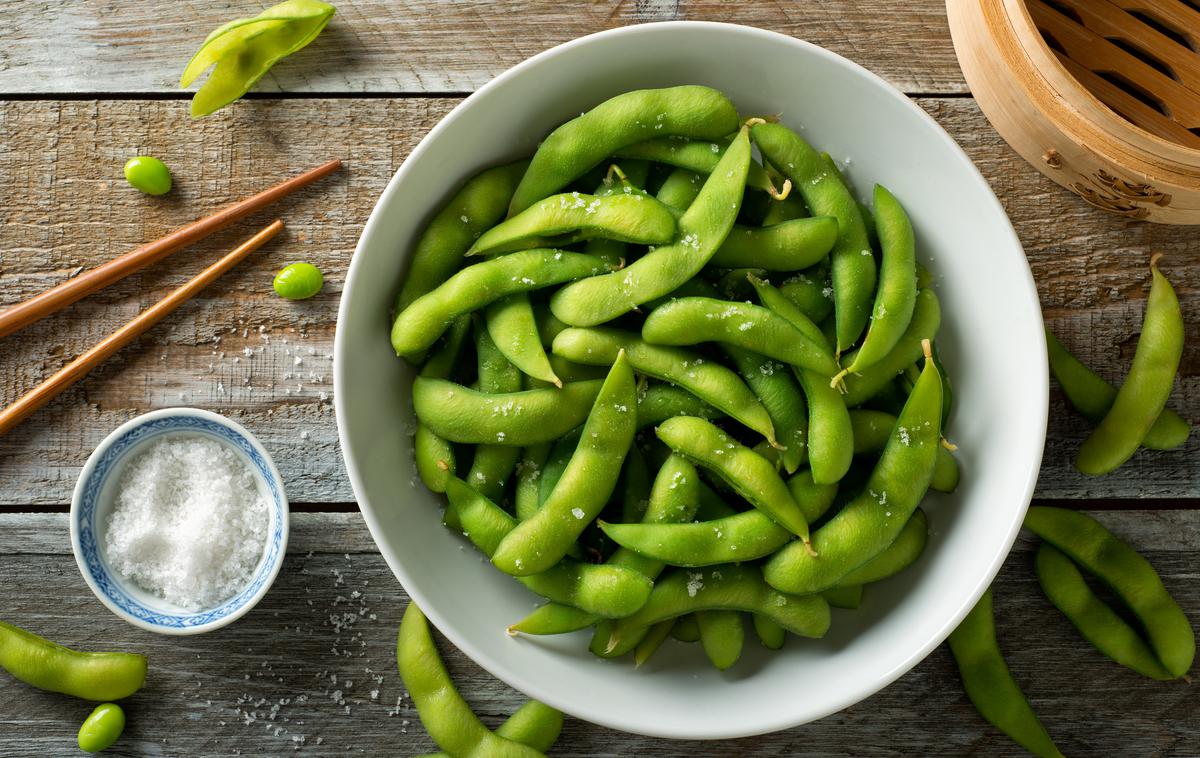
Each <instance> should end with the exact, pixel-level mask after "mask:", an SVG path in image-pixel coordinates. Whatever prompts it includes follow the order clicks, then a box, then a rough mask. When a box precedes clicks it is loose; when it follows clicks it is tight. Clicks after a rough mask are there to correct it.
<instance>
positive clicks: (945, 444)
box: [941, 437, 958, 453]
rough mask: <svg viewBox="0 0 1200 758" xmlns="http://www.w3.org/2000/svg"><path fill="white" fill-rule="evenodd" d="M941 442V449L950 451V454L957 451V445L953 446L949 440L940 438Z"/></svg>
mask: <svg viewBox="0 0 1200 758" xmlns="http://www.w3.org/2000/svg"><path fill="white" fill-rule="evenodd" d="M941 442H942V447H944V448H946V449H947V450H949V451H950V452H952V453H953V452H954V451H955V450H958V445H955V444H954V443H953V442H951V441H950V440H948V439H946V438H945V437H942V438H941Z"/></svg>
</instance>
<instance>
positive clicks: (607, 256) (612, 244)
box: [543, 160, 674, 344]
mask: <svg viewBox="0 0 1200 758" xmlns="http://www.w3.org/2000/svg"><path fill="white" fill-rule="evenodd" d="M622 169H624V170H622ZM649 175H650V164H649V163H647V162H646V161H638V160H631V161H625V162H624V164H623V166H618V165H617V164H615V163H614V164H611V165H610V166H609V167H608V173H607V174H606V175H605V177H604V179H603V181H601V182H600V184H599V186H597V187H596V191H595V192H594V193H593V194H595V195H596V197H611V196H613V195H626V196H634V195H636V196H639V197H642V198H648V197H650V195H649V194H648V193H647V192H646V191H645V190H644V189H642V188H643V187H644V186H645V185H646V179H647V177H648V176H649ZM672 228H674V220H672ZM583 252H585V253H587V254H588V255H594V256H596V257H598V258H600V259H601V260H603V261H604V262H605V263H606V264H607V265H608V267H609V268H611V269H619V268H623V267H624V266H625V260H626V259H627V258H628V257H629V245H627V244H626V243H624V242H619V241H617V240H613V239H605V238H603V237H592V238H590V239H588V240H587V243H586V244H585V245H584V246H583ZM543 344H544V343H543Z"/></svg>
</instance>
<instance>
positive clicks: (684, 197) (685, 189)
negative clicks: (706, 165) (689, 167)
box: [655, 168, 704, 215]
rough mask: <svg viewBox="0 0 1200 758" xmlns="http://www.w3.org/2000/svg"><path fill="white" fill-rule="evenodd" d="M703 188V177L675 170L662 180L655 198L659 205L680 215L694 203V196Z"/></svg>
mask: <svg viewBox="0 0 1200 758" xmlns="http://www.w3.org/2000/svg"><path fill="white" fill-rule="evenodd" d="M703 186H704V177H703V176H700V175H699V174H696V173H693V172H691V171H686V170H684V169H681V168H677V169H675V170H674V171H672V172H671V173H669V174H667V178H666V179H664V180H663V183H662V186H661V187H659V188H658V194H657V195H656V196H655V197H657V198H658V201H659V202H660V203H662V204H663V205H666V206H667V207H668V208H672V209H674V210H675V212H676V213H679V214H680V215H682V214H683V212H684V211H686V210H687V209H688V206H689V205H691V204H692V202H693V201H695V199H696V195H699V194H700V188H701V187H703Z"/></svg>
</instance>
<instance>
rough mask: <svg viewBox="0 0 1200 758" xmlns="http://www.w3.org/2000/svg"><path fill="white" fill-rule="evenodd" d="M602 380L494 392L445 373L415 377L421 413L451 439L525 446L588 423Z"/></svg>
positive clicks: (421, 417) (415, 401)
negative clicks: (446, 376)
mask: <svg viewBox="0 0 1200 758" xmlns="http://www.w3.org/2000/svg"><path fill="white" fill-rule="evenodd" d="M602 383H603V382H602V381H601V380H599V379H594V380H592V381H587V382H572V383H571V384H567V385H564V386H563V387H562V389H557V388H545V389H536V390H524V391H522V392H506V393H503V394H495V395H489V394H486V393H483V392H478V391H476V390H472V389H470V388H468V387H464V386H462V385H461V384H455V383H454V382H448V381H445V380H443V379H433V378H430V377H424V376H418V377H417V378H416V379H415V380H414V381H413V390H412V400H413V410H414V411H415V412H416V414H417V419H418V420H420V421H421V423H423V424H425V425H426V426H428V427H429V429H430V430H431V431H432V432H433V433H434V434H437V435H438V436H440V437H443V438H445V439H447V440H450V441H451V442H468V443H472V444H476V445H478V444H495V445H516V446H518V447H525V446H528V445H535V444H537V443H539V442H549V441H551V440H554V439H557V438H559V437H561V436H563V435H564V434H566V433H567V432H569V431H570V430H572V429H574V428H575V427H576V426H579V425H580V424H581V423H583V420H584V419H585V418H586V417H587V413H588V411H589V410H590V409H591V407H592V403H593V402H594V401H595V399H596V394H597V393H598V392H599V391H600V385H601V384H602Z"/></svg>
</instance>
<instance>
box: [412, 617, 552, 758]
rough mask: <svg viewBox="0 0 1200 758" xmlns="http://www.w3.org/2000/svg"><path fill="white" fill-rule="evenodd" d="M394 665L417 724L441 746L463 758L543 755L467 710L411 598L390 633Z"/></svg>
mask: <svg viewBox="0 0 1200 758" xmlns="http://www.w3.org/2000/svg"><path fill="white" fill-rule="evenodd" d="M396 664H397V667H398V668H399V669H400V678H401V679H403V680H404V687H405V688H406V689H407V690H408V692H409V696H410V697H411V698H412V701H413V705H415V706H416V707H417V715H419V716H420V717H421V723H422V724H424V725H425V730H426V731H427V732H429V736H430V737H431V738H433V741H434V742H436V743H437V746H438V747H440V748H441V749H442V750H445V751H446V752H447V753H449V754H450V755H456V756H464V757H466V758H539V757H540V758H545V756H544V755H543V754H542V753H541V752H539V751H537V750H535V749H533V748H531V747H529V746H527V745H522V744H521V743H519V742H513V741H511V740H507V739H504V738H503V737H500V736H498V735H496V734H494V733H492V732H491V731H490V730H489V729H488V728H487V727H486V726H484V725H483V722H481V721H480V720H479V718H478V717H477V716H476V715H475V714H474V713H472V712H471V708H470V706H468V705H467V702H466V701H465V700H463V699H462V696H461V695H459V694H458V690H457V689H455V687H454V682H453V681H451V679H450V672H448V671H447V670H446V665H445V664H444V663H442V658H441V656H440V655H438V651H437V647H436V646H435V645H434V642H433V635H431V634H430V632H429V622H428V621H426V620H425V614H424V613H422V612H421V609H420V608H418V607H417V604H416V603H414V602H412V601H411V600H410V601H409V603H408V608H406V609H405V611H404V618H403V619H401V621H400V633H399V634H398V635H397V637H396Z"/></svg>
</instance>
